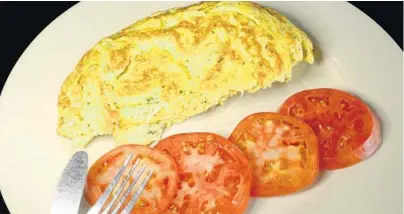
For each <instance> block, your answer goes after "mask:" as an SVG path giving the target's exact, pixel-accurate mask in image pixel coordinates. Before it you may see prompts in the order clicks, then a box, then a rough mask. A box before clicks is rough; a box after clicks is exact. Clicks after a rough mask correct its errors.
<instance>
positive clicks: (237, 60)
mask: <svg viewBox="0 0 404 214" xmlns="http://www.w3.org/2000/svg"><path fill="white" fill-rule="evenodd" d="M301 61H306V62H307V63H309V64H312V63H313V61H314V55H313V44H312V42H311V40H310V39H309V37H308V36H307V35H306V34H305V33H304V32H303V31H302V30H300V29H299V28H297V27H296V26H295V25H294V24H292V23H291V22H290V21H289V20H288V19H287V18H286V17H285V16H283V15H281V14H280V13H278V12H277V11H275V10H273V9H270V8H264V7H262V6H260V5H259V4H256V3H251V2H201V3H197V4H193V5H190V6H187V7H183V8H173V9H169V10H167V11H163V12H157V13H154V14H152V15H151V16H149V17H146V18H143V19H141V20H139V21H137V22H135V23H133V24H131V25H130V26H128V27H126V28H124V29H122V30H120V31H119V32H117V33H115V34H113V35H110V36H108V37H105V38H103V39H101V40H100V41H99V42H98V43H96V44H95V45H94V46H93V47H92V48H91V49H90V50H88V51H87V52H86V53H85V54H84V56H83V57H82V58H81V59H80V61H79V62H78V64H77V65H76V66H75V68H74V70H73V72H72V73H70V74H69V75H68V77H67V78H66V79H65V81H64V82H63V85H62V87H61V91H60V94H59V98H58V126H57V133H58V134H59V135H61V136H64V137H67V138H70V139H72V140H73V142H74V143H75V144H76V145H77V146H79V147H85V146H86V145H87V144H88V143H89V142H91V141H92V140H93V139H94V138H95V137H96V136H100V135H112V136H113V137H114V139H115V142H116V143H117V144H118V145H120V144H130V143H133V144H143V145H148V144H150V143H152V142H154V141H156V140H159V138H160V136H161V135H162V132H163V130H164V128H167V127H169V126H171V125H173V124H176V123H180V122H182V121H184V120H186V119H187V118H190V117H191V116H194V115H197V114H200V113H202V112H204V111H207V110H208V109H210V108H212V107H214V106H217V105H222V104H224V103H225V101H226V100H227V99H228V98H229V97H231V96H233V95H235V94H238V93H244V92H247V93H253V92H257V91H258V90H260V89H264V88H268V87H270V86H271V85H272V83H274V82H280V83H283V82H288V81H289V80H290V79H291V77H292V67H293V66H295V65H296V64H298V63H299V62H301Z"/></svg>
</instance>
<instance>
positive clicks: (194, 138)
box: [155, 132, 252, 214]
mask: <svg viewBox="0 0 404 214" xmlns="http://www.w3.org/2000/svg"><path fill="white" fill-rule="evenodd" d="M199 143H203V145H204V146H202V147H198V146H199ZM190 146H192V147H190ZM155 148H157V149H160V150H161V151H163V152H166V153H168V154H169V155H170V156H172V157H173V159H174V160H175V161H176V162H177V165H178V170H179V174H180V185H179V186H181V183H184V182H187V180H188V181H189V180H190V179H191V180H192V182H193V183H196V184H194V185H195V186H197V185H198V184H201V185H200V187H202V189H206V188H205V186H204V185H207V187H208V189H210V190H211V192H210V194H211V196H212V197H211V196H207V195H206V194H208V193H209V192H208V191H205V190H203V191H202V190H200V189H197V190H196V191H195V192H194V193H193V194H192V195H188V196H187V197H189V198H188V200H189V201H190V204H188V205H184V206H185V207H181V206H179V205H178V204H176V199H174V201H173V204H172V205H171V206H170V207H171V209H170V210H167V211H166V213H185V214H193V213H209V212H212V213H217V212H219V213H224V214H227V213H228V214H241V213H243V212H244V210H245V209H246V208H247V205H248V201H249V198H250V188H251V177H252V176H251V174H252V172H251V167H250V166H249V164H248V161H247V159H246V157H245V156H244V155H243V153H242V152H241V151H240V150H239V149H238V148H237V147H236V146H235V145H233V144H232V143H231V142H230V141H228V140H227V139H226V138H224V137H222V136H220V135H217V134H214V133H207V132H194V133H182V134H176V135H172V136H170V137H167V138H165V139H163V140H161V141H160V142H159V143H158V144H157V145H156V147H155ZM187 148H191V149H187ZM193 148H203V149H204V151H205V153H202V155H204V156H203V157H202V156H201V157H200V158H203V159H201V161H200V162H209V156H208V155H210V156H213V155H214V154H220V155H221V158H222V160H223V162H222V163H221V164H219V165H221V168H220V170H219V173H217V174H218V176H217V177H216V179H214V180H213V181H212V180H210V181H207V180H205V179H206V177H204V175H205V173H204V172H202V171H201V172H198V168H195V169H190V167H189V166H187V165H189V164H187V163H189V161H187V160H190V159H189V158H192V157H196V156H197V155H195V153H191V154H189V153H188V151H189V150H192V149H193ZM198 154H199V153H198ZM205 154H206V155H205ZM214 156H215V155H214ZM187 158H188V159H187ZM202 165H203V164H202ZM214 168H216V166H215V167H214ZM199 169H200V170H205V169H206V168H199ZM222 171H225V172H226V171H227V172H229V173H230V174H225V173H223V174H225V175H223V176H220V175H221V174H222V173H221V172H222ZM205 172H206V171H205ZM189 175H191V176H189ZM226 175H227V177H226ZM228 175H231V176H228ZM233 176H236V177H238V176H239V178H240V181H239V183H238V185H239V187H238V188H237V193H236V194H235V195H233V200H232V201H228V200H226V199H223V198H220V197H221V196H220V194H218V193H220V192H221V191H228V192H230V190H229V189H227V188H228V187H224V185H223V186H220V185H219V184H222V183H221V182H218V180H221V181H222V182H226V181H227V182H228V183H232V182H233V181H234V180H232V179H234V178H233ZM208 177H209V176H208ZM229 177H230V178H229ZM218 183H219V184H218ZM233 188H234V186H233ZM179 191H180V190H179ZM202 192H203V193H202ZM208 195H209V194H208ZM214 195H216V196H214ZM217 195H219V196H217ZM202 198H211V199H215V207H214V208H213V209H204V208H203V207H201V206H200V203H201V201H200V200H201V199H202ZM198 204H199V205H198Z"/></svg>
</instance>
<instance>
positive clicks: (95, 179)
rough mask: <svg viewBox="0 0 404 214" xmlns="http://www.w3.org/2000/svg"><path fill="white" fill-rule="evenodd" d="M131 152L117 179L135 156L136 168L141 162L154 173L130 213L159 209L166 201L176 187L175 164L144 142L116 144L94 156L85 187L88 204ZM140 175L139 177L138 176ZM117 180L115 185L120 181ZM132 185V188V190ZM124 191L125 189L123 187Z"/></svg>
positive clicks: (159, 210)
mask: <svg viewBox="0 0 404 214" xmlns="http://www.w3.org/2000/svg"><path fill="white" fill-rule="evenodd" d="M131 152H132V153H133V158H132V161H131V162H130V164H129V166H128V167H127V169H126V170H125V173H124V175H123V176H122V178H121V181H120V182H122V180H123V179H124V177H125V176H126V175H127V174H128V172H129V170H130V168H131V167H130V166H133V164H134V163H135V161H136V159H138V158H139V159H140V162H139V165H138V167H137V170H140V168H141V166H143V164H146V165H147V169H148V170H150V169H152V170H154V174H153V176H152V177H151V179H150V180H149V182H148V184H147V186H146V188H145V189H144V190H143V192H142V194H141V196H140V199H139V201H138V203H137V204H136V205H135V207H134V209H133V211H132V214H135V213H139V214H145V213H155V214H157V213H161V212H162V211H163V210H165V209H166V208H167V207H168V206H169V205H170V203H171V201H172V199H173V198H174V195H175V194H176V192H177V190H178V172H177V166H176V164H175V162H174V160H173V159H172V158H171V157H170V156H168V155H167V154H165V153H163V152H161V151H159V150H157V149H153V148H149V147H146V146H140V145H124V146H120V147H117V148H115V149H113V150H112V151H110V152H108V153H107V154H105V155H104V156H102V157H101V158H100V159H98V160H97V161H96V162H95V163H94V164H93V165H92V167H91V168H90V171H89V172H88V176H87V184H86V188H85V196H86V199H87V201H88V202H89V203H90V204H91V205H93V204H94V203H95V202H96V201H97V199H98V198H99V197H100V196H101V194H102V193H103V192H104V191H105V190H106V188H107V187H108V185H109V183H110V182H111V181H112V179H113V178H114V176H115V175H116V174H117V171H118V170H119V168H120V167H121V166H122V164H123V162H124V161H125V160H126V158H127V157H128V155H129V153H131ZM137 170H135V172H134V173H136V172H137ZM146 171H147V170H146ZM144 174H146V173H144ZM140 179H142V177H141V178H140ZM120 182H119V183H118V185H120ZM131 182H132V181H129V182H128V184H127V186H126V187H128V186H129V185H130V183H131ZM139 183H140V182H139ZM136 185H137V184H136ZM136 185H135V187H134V188H133V189H134V190H133V191H135V189H136ZM124 191H126V190H125V189H124ZM132 195H133V194H132ZM126 203H127V202H126Z"/></svg>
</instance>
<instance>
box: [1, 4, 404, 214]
mask: <svg viewBox="0 0 404 214" xmlns="http://www.w3.org/2000/svg"><path fill="white" fill-rule="evenodd" d="M351 3H352V4H353V5H354V6H356V7H357V8H359V9H360V10H362V11H363V12H365V13H366V14H367V15H368V16H370V17H371V18H372V19H373V20H375V21H376V22H377V23H378V24H379V25H380V26H381V27H382V28H383V29H384V30H385V31H387V32H388V33H389V34H390V36H391V37H392V38H393V39H394V40H395V41H396V43H397V44H398V45H399V46H400V47H401V49H403V2H351ZM74 4H76V2H0V53H1V58H0V59H1V60H0V91H1V90H2V89H3V85H4V83H5V81H6V79H7V77H8V75H9V73H10V71H11V69H12V68H13V67H14V64H15V63H16V62H17V60H18V58H19V57H20V55H21V54H22V53H23V52H24V50H25V48H27V46H28V45H29V44H30V43H31V41H32V40H33V39H34V38H35V37H36V36H37V35H38V34H39V33H40V32H41V31H42V30H43V29H44V28H45V27H46V26H47V25H48V24H49V23H50V22H52V21H53V20H54V19H55V18H57V17H58V16H59V15H60V14H62V13H63V12H64V11H66V10H67V9H69V8H70V7H71V6H73V5H74ZM34 8H35V9H34ZM341 15H343V14H341ZM21 170H24V169H21ZM0 176H4V175H0ZM27 179H29V178H27ZM38 200H41V199H38ZM0 213H1V214H3V213H4V214H6V213H9V212H8V211H7V208H6V206H5V205H4V201H3V198H2V197H1V193H0ZM33 213H35V211H33Z"/></svg>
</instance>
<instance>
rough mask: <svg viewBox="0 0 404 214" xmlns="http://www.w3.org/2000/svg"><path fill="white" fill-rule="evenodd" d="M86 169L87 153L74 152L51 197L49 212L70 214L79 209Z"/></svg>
mask: <svg viewBox="0 0 404 214" xmlns="http://www.w3.org/2000/svg"><path fill="white" fill-rule="evenodd" d="M87 170H88V155H87V153H86V152H84V151H79V152H76V153H75V154H74V155H73V156H72V158H71V159H70V160H69V162H68V163H67V165H66V167H65V169H64V170H63V172H62V176H61V178H60V180H59V183H58V185H57V188H56V194H55V196H54V198H53V202H52V208H51V212H50V213H51V214H63V213H66V214H72V213H77V212H78V211H79V206H80V203H81V199H82V197H83V191H84V185H85V183H86V176H87Z"/></svg>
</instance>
